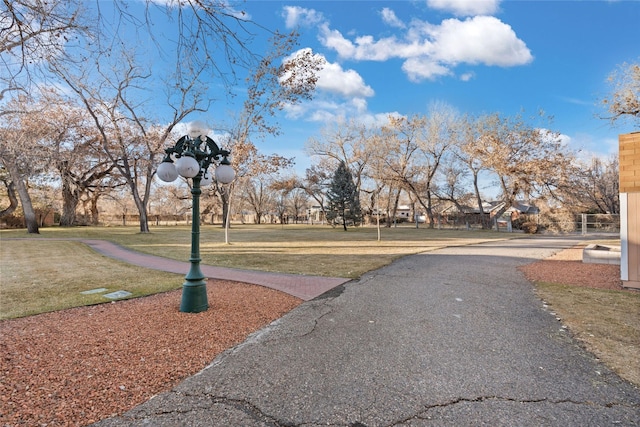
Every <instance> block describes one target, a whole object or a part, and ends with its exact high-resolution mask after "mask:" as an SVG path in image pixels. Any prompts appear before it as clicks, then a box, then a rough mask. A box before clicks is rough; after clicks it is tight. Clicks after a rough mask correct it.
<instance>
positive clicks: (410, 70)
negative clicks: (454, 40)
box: [402, 57, 453, 82]
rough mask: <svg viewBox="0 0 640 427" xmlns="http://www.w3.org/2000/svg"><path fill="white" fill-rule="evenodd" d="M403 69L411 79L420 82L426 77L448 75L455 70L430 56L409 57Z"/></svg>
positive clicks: (429, 78)
mask: <svg viewBox="0 0 640 427" xmlns="http://www.w3.org/2000/svg"><path fill="white" fill-rule="evenodd" d="M402 70H403V71H404V72H405V73H406V74H407V76H408V77H409V80H411V81H413V82H419V81H421V80H424V79H428V80H435V79H436V78H438V77H440V76H448V75H451V74H453V72H452V71H451V70H450V69H449V68H448V67H445V66H444V65H442V64H439V63H438V62H437V61H434V60H432V59H430V58H428V57H421V58H420V57H419V58H409V59H407V60H406V61H405V62H404V64H402Z"/></svg>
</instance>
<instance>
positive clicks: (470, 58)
mask: <svg viewBox="0 0 640 427" xmlns="http://www.w3.org/2000/svg"><path fill="white" fill-rule="evenodd" d="M427 31H428V32H429V33H430V35H431V37H433V40H434V42H433V44H434V48H435V49H434V53H433V57H434V58H435V59H437V60H439V61H442V62H445V63H448V64H459V63H468V64H484V65H498V66H501V67H509V66H514V65H524V64H528V63H529V62H531V61H532V60H533V56H532V55H531V52H530V51H529V49H528V48H527V45H526V44H525V43H524V42H523V41H522V40H520V39H519V38H518V36H516V33H515V32H514V31H513V29H512V28H511V26H509V25H507V24H505V23H503V22H502V21H500V20H499V19H497V18H494V17H491V16H476V17H474V18H468V19H466V20H464V21H460V20H458V19H447V20H445V21H443V22H442V24H441V25H439V26H437V27H434V26H428V29H427Z"/></svg>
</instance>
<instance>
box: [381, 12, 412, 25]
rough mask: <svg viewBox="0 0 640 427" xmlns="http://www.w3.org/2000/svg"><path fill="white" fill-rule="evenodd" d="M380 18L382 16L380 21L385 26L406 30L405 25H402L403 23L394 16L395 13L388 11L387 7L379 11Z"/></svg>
mask: <svg viewBox="0 0 640 427" xmlns="http://www.w3.org/2000/svg"><path fill="white" fill-rule="evenodd" d="M380 16H382V21H383V22H384V23H385V24H387V25H390V26H392V27H396V28H406V25H405V24H404V22H402V21H401V20H400V19H399V18H398V17H397V16H396V13H395V12H394V11H393V10H391V9H389V8H388V7H385V8H384V9H382V10H381V11H380Z"/></svg>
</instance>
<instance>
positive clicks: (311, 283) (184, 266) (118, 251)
mask: <svg viewBox="0 0 640 427" xmlns="http://www.w3.org/2000/svg"><path fill="white" fill-rule="evenodd" d="M81 241H82V242H83V243H85V244H87V245H89V246H90V247H91V248H93V249H94V250H95V251H97V252H99V253H101V254H103V255H106V256H108V257H110V258H115V259H119V260H121V261H125V262H127V263H129V264H134V265H139V266H141V267H146V268H151V269H154V270H161V271H168V272H171V273H178V274H187V272H188V271H189V267H190V263H188V262H182V261H176V260H172V259H168V258H161V257H157V256H153V255H147V254H143V253H140V252H135V251H132V250H129V249H127V248H124V247H122V246H120V245H117V244H115V243H112V242H109V241H106V240H90V239H82V240H81ZM200 270H201V271H202V273H203V274H204V275H205V276H206V277H207V278H209V279H221V280H232V281H236V282H244V283H251V284H254V285H261V286H266V287H268V288H272V289H277V290H279V291H282V292H286V293H288V294H290V295H293V296H296V297H298V298H300V299H302V300H304V301H309V300H312V299H313V298H316V297H317V296H319V295H322V294H323V293H325V292H327V291H328V290H330V289H333V288H335V287H336V286H338V285H341V284H343V283H345V282H348V281H349V280H350V279H345V278H342V277H320V276H305V275H300V274H283V273H268V272H262V271H251V270H240V269H235V268H225V267H215V266H211V265H205V264H200Z"/></svg>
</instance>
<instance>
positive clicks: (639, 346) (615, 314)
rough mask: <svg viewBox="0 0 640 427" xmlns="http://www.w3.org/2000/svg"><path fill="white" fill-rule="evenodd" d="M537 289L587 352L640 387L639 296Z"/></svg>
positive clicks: (590, 290)
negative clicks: (584, 346)
mask: <svg viewBox="0 0 640 427" xmlns="http://www.w3.org/2000/svg"><path fill="white" fill-rule="evenodd" d="M536 288H537V292H538V295H539V296H540V297H541V298H542V299H543V300H545V301H547V302H548V303H549V304H551V307H552V308H553V310H554V311H555V312H556V313H557V315H558V316H560V318H562V322H563V323H565V324H566V325H567V326H568V327H569V329H570V330H571V332H572V333H573V335H574V336H575V337H576V338H578V339H579V340H581V341H582V342H584V343H585V345H586V347H587V349H589V351H591V352H592V353H594V354H595V355H596V356H597V357H599V358H600V359H601V360H602V361H603V362H604V363H605V364H606V365H607V366H609V367H610V368H612V369H613V370H614V371H616V372H617V373H618V374H620V375H621V376H622V377H623V378H625V379H627V380H628V381H631V382H633V383H634V384H636V385H638V386H640V292H630V291H612V290H604V289H593V288H583V287H580V286H572V285H563V284H558V283H544V282H539V283H536Z"/></svg>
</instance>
